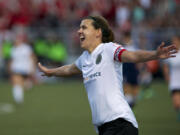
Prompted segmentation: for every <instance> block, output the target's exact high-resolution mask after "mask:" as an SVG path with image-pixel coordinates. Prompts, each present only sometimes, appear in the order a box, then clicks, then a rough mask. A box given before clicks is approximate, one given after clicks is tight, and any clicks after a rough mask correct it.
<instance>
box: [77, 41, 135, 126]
mask: <svg viewBox="0 0 180 135" xmlns="http://www.w3.org/2000/svg"><path fill="white" fill-rule="evenodd" d="M123 51H125V49H124V48H123V47H122V46H120V45H117V44H115V43H112V42H110V43H102V44H100V45H98V46H97V47H96V48H95V50H94V51H93V52H92V53H91V54H89V52H88V51H84V52H83V54H82V55H81V56H80V57H79V58H78V59H77V60H76V62H75V64H76V66H77V67H78V68H79V69H80V70H81V71H82V73H83V79H84V84H85V88H86V91H87V95H88V99H89V103H90V107H91V111H92V119H93V124H94V125H95V127H97V126H100V125H102V124H104V123H106V122H109V121H112V120H115V119H117V118H124V119H125V120H127V121H129V122H131V123H132V124H133V125H134V126H135V127H136V128H138V124H137V121H136V119H135V116H134V114H133V112H132V110H131V108H130V107H129V105H128V103H127V102H126V100H125V97H124V92H123V83H122V81H123V76H122V63H121V54H122V52H123Z"/></svg>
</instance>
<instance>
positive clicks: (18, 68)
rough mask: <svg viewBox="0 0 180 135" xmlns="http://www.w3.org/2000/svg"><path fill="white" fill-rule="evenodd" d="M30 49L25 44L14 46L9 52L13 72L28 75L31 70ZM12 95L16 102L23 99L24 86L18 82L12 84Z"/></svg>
mask: <svg viewBox="0 0 180 135" xmlns="http://www.w3.org/2000/svg"><path fill="white" fill-rule="evenodd" d="M32 54H33V52H32V49H31V47H29V45H27V44H21V45H18V46H14V47H13V49H12V52H11V67H10V68H11V71H12V73H13V74H18V75H22V76H23V75H25V76H28V75H30V74H31V73H32V71H33V59H32ZM12 93H13V97H14V100H15V102H16V103H18V104H20V103H23V101H24V88H23V86H21V85H19V84H15V85H13V88H12Z"/></svg>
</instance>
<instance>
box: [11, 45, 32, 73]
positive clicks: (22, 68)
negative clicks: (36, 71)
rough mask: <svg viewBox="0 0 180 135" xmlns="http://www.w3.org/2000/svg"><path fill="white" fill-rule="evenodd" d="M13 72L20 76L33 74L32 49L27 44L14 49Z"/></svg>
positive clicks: (12, 53)
mask: <svg viewBox="0 0 180 135" xmlns="http://www.w3.org/2000/svg"><path fill="white" fill-rule="evenodd" d="M11 60H12V63H11V71H12V72H13V73H18V74H25V75H28V74H31V73H32V71H33V60H32V49H31V47H30V46H29V45H27V44H21V45H18V46H15V47H13V49H12V52H11Z"/></svg>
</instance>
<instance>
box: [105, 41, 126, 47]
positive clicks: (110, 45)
mask: <svg viewBox="0 0 180 135" xmlns="http://www.w3.org/2000/svg"><path fill="white" fill-rule="evenodd" d="M104 46H105V47H107V48H114V47H115V48H117V47H123V46H122V45H121V44H119V43H116V42H108V43H104Z"/></svg>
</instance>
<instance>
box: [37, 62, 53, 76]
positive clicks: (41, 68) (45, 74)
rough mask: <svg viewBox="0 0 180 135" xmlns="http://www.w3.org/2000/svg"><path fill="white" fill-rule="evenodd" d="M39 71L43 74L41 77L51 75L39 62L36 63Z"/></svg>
mask: <svg viewBox="0 0 180 135" xmlns="http://www.w3.org/2000/svg"><path fill="white" fill-rule="evenodd" d="M38 67H39V70H40V71H41V72H43V74H42V76H48V77H51V76H52V73H51V70H50V69H48V68H46V67H45V66H43V65H42V64H41V63H40V62H39V63H38Z"/></svg>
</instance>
